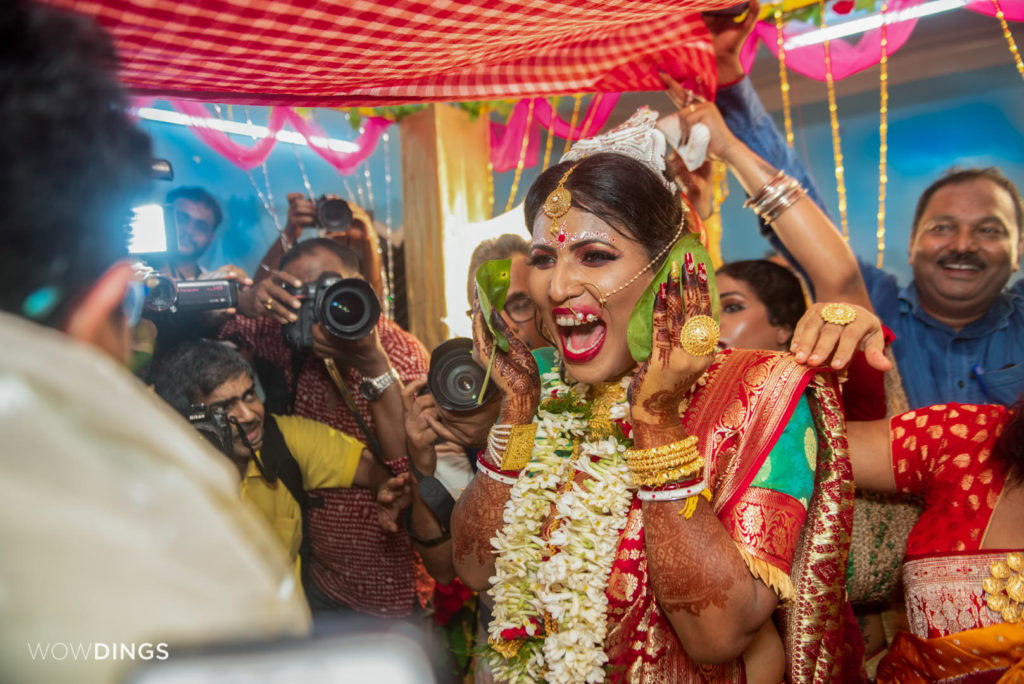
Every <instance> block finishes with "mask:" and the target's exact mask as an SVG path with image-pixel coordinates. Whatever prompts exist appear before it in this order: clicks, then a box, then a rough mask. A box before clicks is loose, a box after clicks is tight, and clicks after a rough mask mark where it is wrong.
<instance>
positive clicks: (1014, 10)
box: [740, 0, 1024, 81]
mask: <svg viewBox="0 0 1024 684" xmlns="http://www.w3.org/2000/svg"><path fill="white" fill-rule="evenodd" d="M922 2H924V0H895V1H894V2H890V3H889V11H890V12H894V11H896V10H900V9H905V8H908V7H914V6H916V5H920V4H921V3H922ZM999 4H1000V7H1002V10H1003V14H1004V15H1005V16H1006V19H1007V20H1009V21H1024V0H1000V2H999ZM966 9H969V10H971V11H974V12H979V13H981V14H986V15H988V16H995V7H994V6H993V4H992V0H978V1H977V2H973V3H971V4H969V5H967V7H966ZM954 11H955V10H954ZM916 26H917V19H908V20H906V21H901V22H899V23H894V24H889V25H888V27H887V29H886V37H887V38H888V41H889V46H888V54H890V55H891V54H893V53H894V52H896V51H897V50H899V49H900V48H901V47H903V44H904V43H906V42H907V39H908V38H909V37H910V34H911V33H913V31H914V28H915V27H916ZM808 30H810V29H807V28H806V27H800V28H799V29H796V28H794V27H790V26H783V29H782V35H783V38H784V39H786V40H788V39H789V38H793V37H794V36H797V35H799V34H801V33H804V32H806V31H808ZM881 37H882V30H881V29H880V28H878V29H873V30H871V31H866V32H864V33H862V34H861V35H860V36H857V37H851V38H855V39H856V42H855V43H851V42H849V41H848V40H846V39H841V38H840V39H837V40H833V41H830V43H829V48H830V51H831V57H832V77H833V78H834V79H835V80H837V81H838V80H840V79H843V78H846V77H847V76H851V75H853V74H855V73H857V72H858V71H863V70H864V69H868V68H870V67H873V66H875V65H876V64H878V62H879V59H880V58H881V54H882V48H881ZM777 38H778V33H777V32H776V29H775V22H774V21H773V20H771V19H769V20H767V21H762V22H758V24H757V26H755V27H754V31H753V32H752V33H751V34H750V37H749V38H747V42H746V43H745V44H744V45H743V49H742V51H741V52H740V61H741V63H742V64H743V68H744V70H747V71H749V69H750V65H751V64H753V62H754V57H755V56H756V54H757V46H758V43H760V42H763V43H764V44H765V46H766V47H767V48H768V50H769V51H770V52H771V53H772V54H773V55H775V57H776V58H778V56H779V47H778V42H777ZM1007 58H1009V55H1007ZM786 67H787V68H790V69H792V70H793V71H795V72H797V73H799V74H803V75H804V76H807V77H808V78H813V79H815V80H816V81H824V80H825V46H824V45H823V44H820V43H819V44H817V45H808V46H806V47H802V48H796V49H794V50H786Z"/></svg>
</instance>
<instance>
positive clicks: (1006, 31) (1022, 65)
mask: <svg viewBox="0 0 1024 684" xmlns="http://www.w3.org/2000/svg"><path fill="white" fill-rule="evenodd" d="M992 6H993V7H995V8H996V19H998V20H999V25H1000V26H1002V27H1003V37H1004V38H1006V44H1007V45H1008V46H1009V47H1010V54H1011V55H1013V63H1014V64H1015V65H1016V67H1017V73H1019V74H1020V77H1021V78H1024V62H1021V60H1020V52H1019V51H1018V50H1017V43H1016V41H1014V39H1013V34H1012V33H1010V27H1009V26H1007V25H1006V15H1005V14H1003V8H1002V7H1001V6H1000V5H999V0H992Z"/></svg>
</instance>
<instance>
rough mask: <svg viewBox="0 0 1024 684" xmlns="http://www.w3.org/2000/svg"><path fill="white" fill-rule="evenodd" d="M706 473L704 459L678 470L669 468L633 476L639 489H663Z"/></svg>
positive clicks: (634, 482)
mask: <svg viewBox="0 0 1024 684" xmlns="http://www.w3.org/2000/svg"><path fill="white" fill-rule="evenodd" d="M703 471H704V459H699V460H698V461H696V462H694V463H691V464H689V465H686V466H680V467H678V468H668V469H665V470H662V471H660V472H657V473H653V474H650V475H637V474H636V473H634V474H633V484H635V485H637V486H639V487H663V486H665V485H667V484H672V483H675V482H683V481H685V480H688V479H690V478H692V477H693V476H694V475H696V474H698V473H703Z"/></svg>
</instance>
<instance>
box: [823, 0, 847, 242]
mask: <svg viewBox="0 0 1024 684" xmlns="http://www.w3.org/2000/svg"><path fill="white" fill-rule="evenodd" d="M818 6H819V7H820V8H821V28H822V30H824V29H825V28H827V25H826V22H825V0H818ZM823 47H824V48H825V86H826V87H827V89H828V116H829V121H830V122H831V124H832V156H833V159H834V160H835V165H836V194H838V195H839V222H840V225H841V226H842V229H843V239H844V240H846V241H847V242H849V241H850V227H849V224H848V223H847V221H846V177H845V171H844V169H843V146H842V142H841V141H840V139H839V108H838V107H837V106H836V85H835V83H834V81H833V78H832V53H831V51H830V50H829V41H827V40H826V41H825V43H824V45H823Z"/></svg>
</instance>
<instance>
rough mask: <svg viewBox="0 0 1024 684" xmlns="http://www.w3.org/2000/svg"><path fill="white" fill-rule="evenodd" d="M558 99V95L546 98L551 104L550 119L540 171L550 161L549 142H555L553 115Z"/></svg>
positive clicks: (556, 111) (556, 110) (556, 112)
mask: <svg viewBox="0 0 1024 684" xmlns="http://www.w3.org/2000/svg"><path fill="white" fill-rule="evenodd" d="M560 99H561V98H560V97H553V98H550V99H549V100H548V104H550V105H551V119H549V120H548V140H547V143H546V145H545V147H544V163H543V164H541V167H540V170H541V173H543V172H544V169H546V168H548V164H550V163H551V144H552V143H553V142H555V117H556V116H557V115H558V101H559V100H560Z"/></svg>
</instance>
